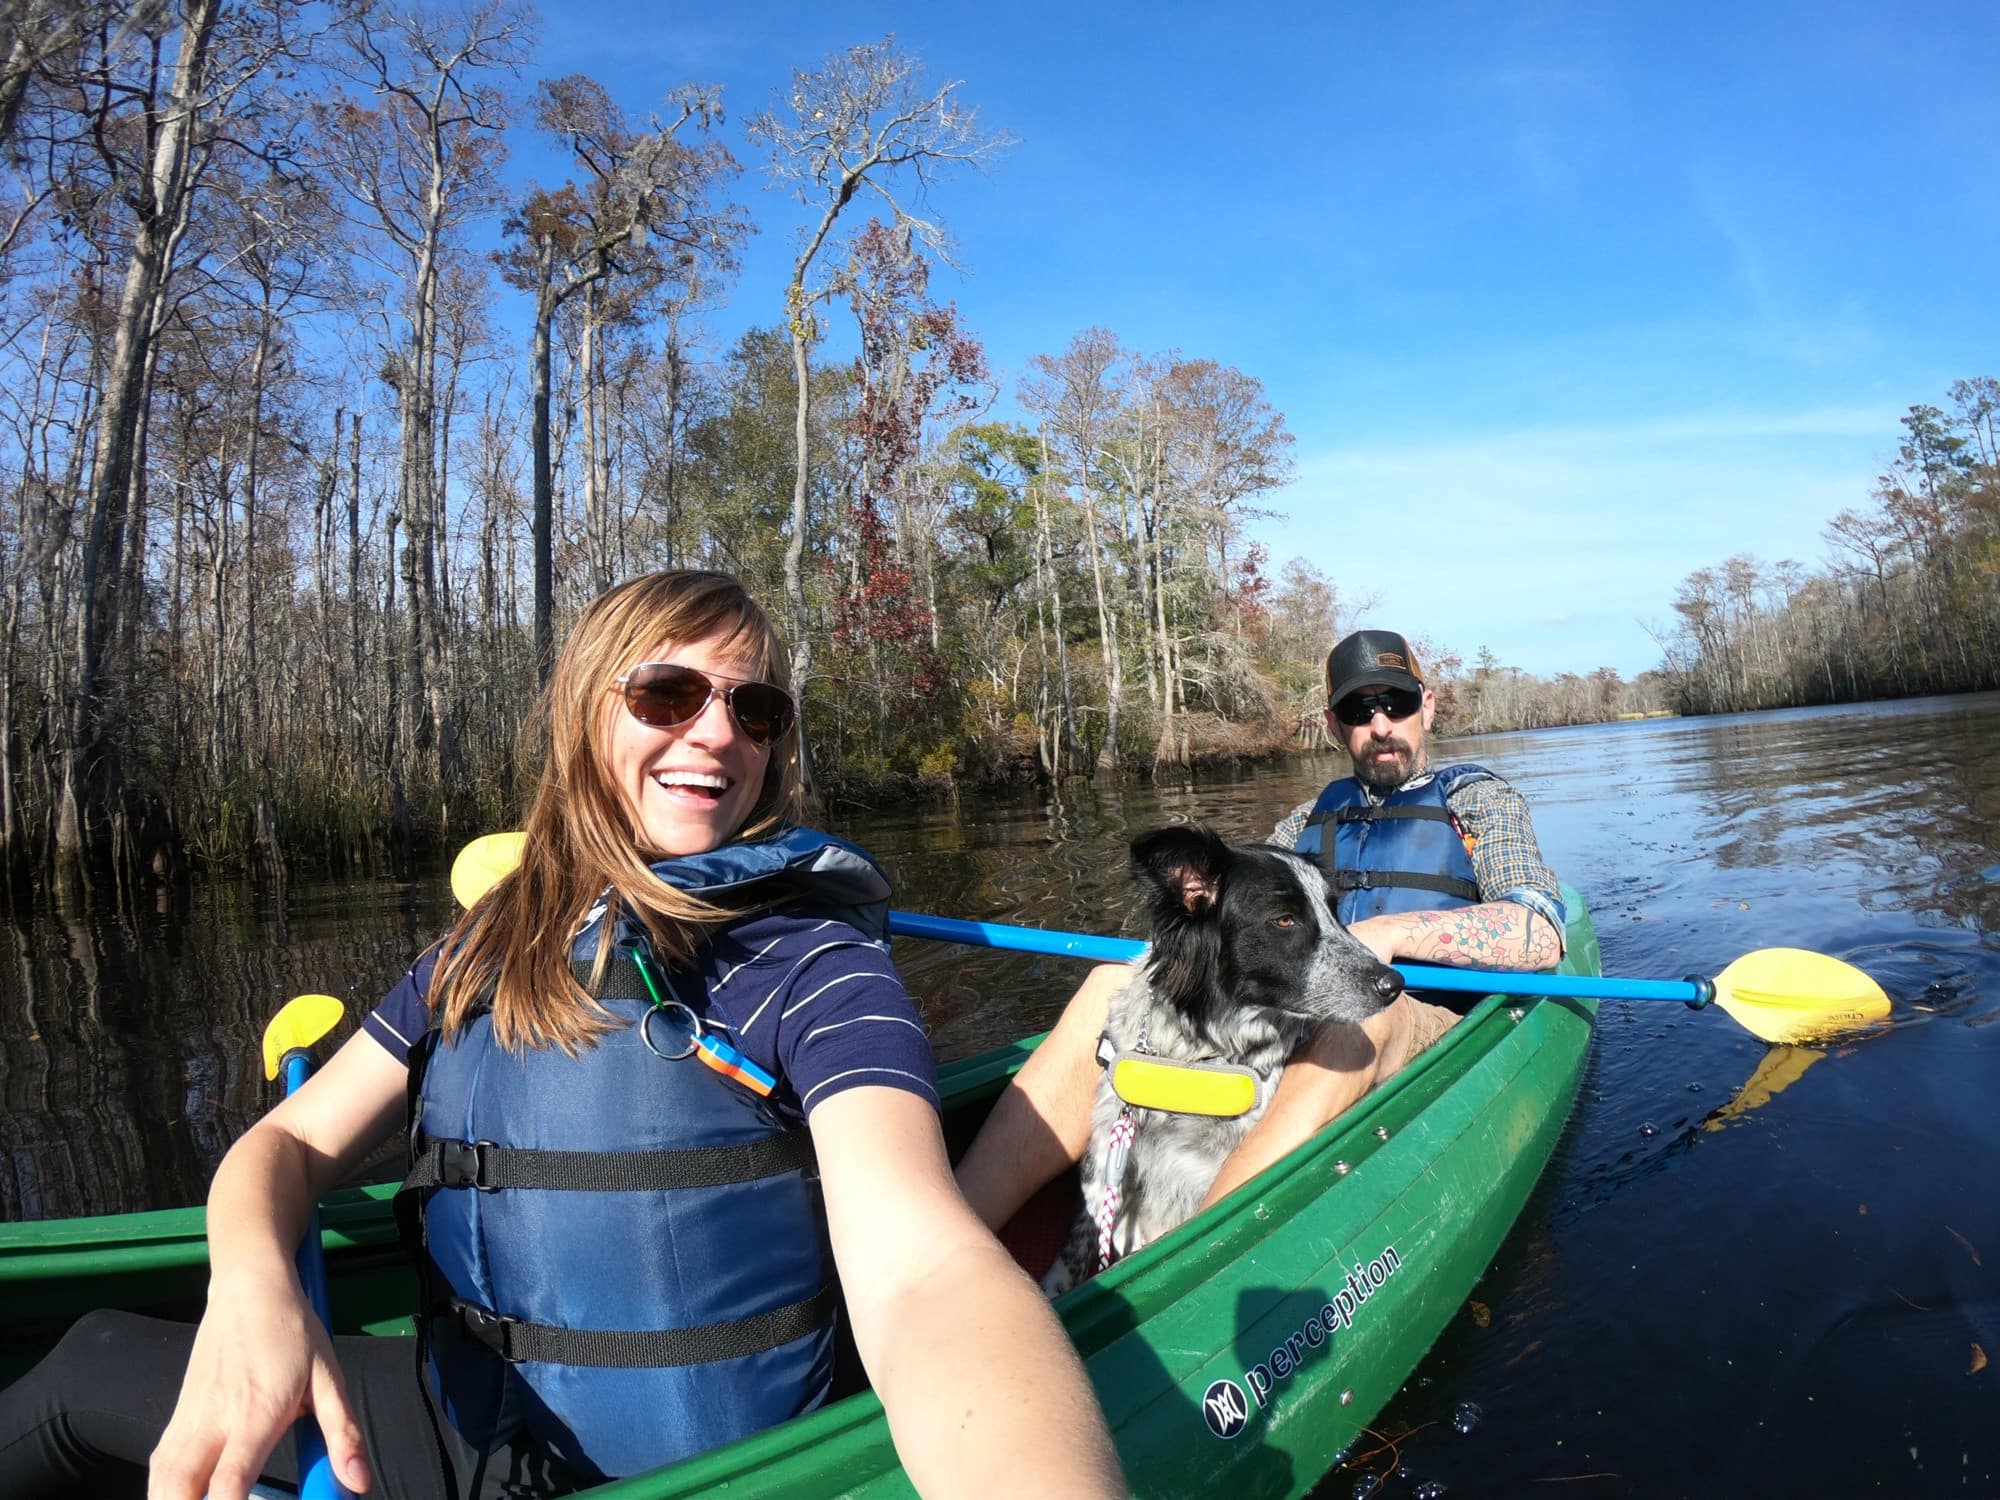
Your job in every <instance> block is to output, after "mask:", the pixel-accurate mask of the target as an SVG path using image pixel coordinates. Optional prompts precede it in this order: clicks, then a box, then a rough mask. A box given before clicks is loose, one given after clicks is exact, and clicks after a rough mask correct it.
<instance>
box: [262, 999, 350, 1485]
mask: <svg viewBox="0 0 2000 1500" xmlns="http://www.w3.org/2000/svg"><path fill="white" fill-rule="evenodd" d="M345 1011H346V1007H345V1006H343V1005H342V1004H341V1003H340V1001H338V1000H336V999H335V998H334V997H333V996H331V995H300V996H298V997H297V998H296V999H294V1000H290V1001H287V1002H286V1004H285V1008H284V1009H283V1010H281V1011H279V1012H278V1013H277V1014H276V1015H275V1016H273V1017H272V1018H271V1024H270V1025H268V1026H266V1027H265V1028H264V1076H265V1077H266V1078H267V1079H269V1078H276V1077H277V1076H278V1074H279V1073H281V1072H282V1073H283V1074H284V1075H285V1096H286V1097H287V1098H290V1097H291V1096H292V1095H293V1094H296V1093H297V1092H298V1091H299V1089H300V1088H301V1087H302V1086H303V1085H304V1084H305V1081H306V1075H307V1074H309V1073H310V1072H311V1071H312V1058H311V1056H310V1053H311V1051H312V1047H313V1044H314V1043H315V1042H317V1041H318V1040H319V1039H320V1038H321V1037H323V1036H325V1035H326V1034H327V1033H328V1032H329V1031H331V1030H333V1028H334V1027H336V1026H338V1025H339V1024H340V1018H341V1016H342V1015H343V1014H344V1013H345ZM298 1266H299V1284H300V1285H301V1286H303V1287H304V1288H305V1292H306V1300H307V1301H309V1302H311V1303H312V1308H313V1311H314V1312H315V1313H317V1314H319V1321H320V1323H321V1325H322V1326H323V1327H324V1328H325V1329H326V1330H327V1332H328V1334H329V1335H330V1334H331V1333H332V1332H333V1320H332V1316H331V1312H330V1299H329V1298H328V1296H327V1290H326V1254H325V1252H324V1251H323V1250H322V1249H321V1248H320V1243H319V1205H318V1204H317V1203H315V1204H314V1205H313V1211H312V1219H311V1220H310V1222H308V1224H307V1225H306V1237H305V1238H304V1239H303V1240H301V1241H300V1242H299V1254H298ZM295 1435H296V1442H297V1447H298V1457H299V1500H348V1493H347V1490H346V1488H345V1487H344V1486H343V1485H342V1484H341V1483H340V1481H339V1480H338V1479H336V1478H334V1474H333V1461H332V1460H331V1459H329V1458H328V1457H327V1456H326V1439H325V1438H324V1437H323V1436H321V1434H320V1430H319V1423H318V1422H316V1421H314V1420H313V1418H312V1417H311V1416H309V1415H308V1416H304V1417H301V1418H300V1419H299V1422H298V1426H297V1428H296V1429H295Z"/></svg>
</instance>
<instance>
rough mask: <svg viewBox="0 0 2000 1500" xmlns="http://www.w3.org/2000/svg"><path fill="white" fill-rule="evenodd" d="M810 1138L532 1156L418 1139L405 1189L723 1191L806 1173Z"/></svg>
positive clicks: (794, 1134) (797, 1135)
mask: <svg viewBox="0 0 2000 1500" xmlns="http://www.w3.org/2000/svg"><path fill="white" fill-rule="evenodd" d="M814 1161H815V1158H814V1156H813V1148H812V1137H811V1136H810V1135H808V1134H807V1133H806V1132H805V1131H803V1130H787V1131H784V1132H782V1133H781V1134H777V1135H771V1136H765V1137H763V1138H761V1139H758V1140H754V1141H747V1142H744V1143H743V1144H741V1145H730V1146H688V1147H683V1148H681V1149H678V1150H672V1151H531V1150H526V1149H522V1148H519V1147H513V1146H496V1145H495V1144H493V1142H491V1141H454V1140H439V1139H435V1138H431V1137H424V1138H422V1139H420V1140H419V1141H418V1142H417V1143H416V1144H415V1147H414V1149H413V1150H412V1151H411V1153H410V1171H409V1175H408V1176H406V1177H405V1178H404V1179H403V1187H402V1191H404V1192H408V1191H410V1190H412V1189H415V1188H434V1187H447V1188H461V1187H470V1188H481V1189H485V1190H487V1191H492V1190H494V1189H497V1188H544V1189H548V1190H551V1191H555V1192H570V1193H660V1192H670V1191H672V1190H673V1189H675V1188H706V1187H724V1186H727V1185H728V1184H730V1183H732V1182H755V1181H757V1180H758V1179H760V1178H765V1177H781V1176H783V1175H784V1174H785V1173H787V1172H796V1171H801V1170H809V1169H810V1168H811V1167H812V1166H813V1164H814Z"/></svg>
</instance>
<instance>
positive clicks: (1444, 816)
mask: <svg viewBox="0 0 2000 1500" xmlns="http://www.w3.org/2000/svg"><path fill="white" fill-rule="evenodd" d="M1482 777H1484V778H1487V779H1489V780H1494V781H1498V780H1499V779H1500V778H1499V777H1497V776H1495V775H1494V774H1493V773H1492V772H1491V771H1489V770H1487V769H1486V768H1485V767H1484V766H1476V765H1472V764H1470V763H1467V764H1465V765H1457V766H1446V767H1445V768H1444V769H1443V770H1441V771H1438V772H1436V773H1434V774H1433V775H1432V776H1430V778H1429V779H1427V780H1425V781H1424V782H1423V783H1422V784H1421V785H1419V786H1414V787H1411V786H1405V787H1402V788H1399V789H1398V790H1396V791H1394V792H1391V793H1390V794H1389V795H1388V796H1387V797H1385V798H1383V799H1382V801H1381V803H1380V804H1371V803H1370V802H1369V800H1368V796H1367V794H1366V793H1365V792H1364V791H1363V790H1362V788H1361V783H1360V782H1358V781H1356V780H1355V779H1354V778H1353V777H1352V776H1348V777H1344V778H1342V779H1341V780H1339V781H1336V782H1334V783H1332V784H1331V785H1330V786H1328V787H1327V788H1326V790H1325V791H1323V792H1321V793H1320V794H1319V800H1318V801H1317V802H1315V803H1314V804H1313V808H1312V812H1311V813H1310V814H1309V815H1308V816H1307V819H1306V826H1305V830H1304V831H1303V832H1302V833H1301V834H1300V835H1299V841H1298V843H1297V844H1295V845H1294V846H1293V847H1294V849H1295V850H1296V851H1297V852H1298V853H1300V854H1304V855H1308V856H1310V857H1312V858H1313V859H1315V860H1317V861H1318V863H1319V866H1320V868H1321V869H1322V870H1324V871H1325V872H1326V877H1327V879H1328V880H1329V881H1330V882H1331V883H1332V885H1333V888H1334V892H1335V900H1336V905H1335V907H1334V915H1335V916H1336V917H1338V918H1339V919H1340V920H1341V921H1342V922H1343V923H1345V924H1347V925H1349V926H1352V925H1353V924H1354V923H1356V922H1358V921H1360V920H1361V919H1362V918H1364V917H1379V916H1383V915H1386V914H1389V913H1395V912H1406V911H1442V910H1449V909H1450V908H1452V907H1458V906H1476V905H1478V903H1479V899H1480V897H1479V876H1478V872H1477V871H1476V870H1474V868H1473V864H1472V855H1471V854H1470V852H1469V851H1468V850H1467V849H1466V845H1465V835H1464V833H1463V831H1462V830H1461V829H1460V828H1459V826H1458V821H1457V819H1455V818H1453V817H1452V815H1451V809H1450V808H1449V807H1448V806H1447V805H1446V800H1445V799H1446V798H1447V797H1448V796H1450V794H1451V791H1452V788H1454V787H1457V786H1460V785H1463V784H1464V783H1465V782H1467V781H1476V780H1478V779H1480V778H1482ZM1329 825H1331V826H1332V829H1333V836H1332V837H1331V838H1328V837H1327V836H1326V834H1325V832H1324V830H1325V829H1326V828H1327V827H1328V826H1329Z"/></svg>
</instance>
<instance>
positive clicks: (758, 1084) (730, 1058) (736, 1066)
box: [632, 948, 778, 1099]
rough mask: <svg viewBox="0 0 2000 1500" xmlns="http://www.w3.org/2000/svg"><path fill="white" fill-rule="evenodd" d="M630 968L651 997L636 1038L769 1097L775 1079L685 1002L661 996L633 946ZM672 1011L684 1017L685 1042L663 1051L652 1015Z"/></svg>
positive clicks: (664, 1054) (657, 1052) (654, 1050)
mask: <svg viewBox="0 0 2000 1500" xmlns="http://www.w3.org/2000/svg"><path fill="white" fill-rule="evenodd" d="M632 967H633V968H635V969H637V970H638V971H639V978H640V979H642V980H644V981H645V985H646V992H647V993H648V994H649V995H651V996H652V997H653V1007H652V1009H651V1010H649V1011H647V1012H646V1016H645V1019H644V1020H642V1021H641V1022H640V1023H639V1039H640V1040H641V1041H642V1042H644V1043H645V1044H646V1049H647V1050H648V1051H649V1052H651V1053H652V1054H653V1055H654V1056H655V1057H659V1058H664V1059H666V1060H667V1061H668V1062H677V1061H679V1060H680V1059H681V1058H684V1057H688V1056H690V1055H692V1056H694V1057H698V1058H700V1059H701V1060H702V1062H703V1063H704V1064H706V1065H707V1066H708V1067H710V1068H713V1069H714V1070H715V1071H716V1072H718V1073H720V1074H721V1075H722V1076H723V1077H724V1078H727V1079H730V1080H731V1081H733V1082H735V1083H740V1084H742V1085H743V1087H745V1088H746V1089H748V1090H750V1092H751V1093H753V1094H755V1095H757V1097H758V1098H760V1099H767V1098H769V1097H770V1095H771V1091H772V1090H773V1089H775V1088H776V1087H777V1086H778V1080H777V1079H776V1078H774V1077H772V1076H771V1074H769V1073H767V1072H765V1071H764V1070H763V1069H762V1068H760V1067H759V1066H757V1064H756V1063H754V1062H752V1061H751V1060H750V1059H749V1058H747V1057H745V1056H744V1055H743V1054H742V1053H741V1052H740V1051H738V1050H737V1049H736V1048H735V1047H733V1046H731V1045H730V1044H729V1043H728V1042H725V1041H724V1040H723V1039H722V1038H721V1037H719V1036H716V1035H715V1034H714V1033H712V1032H710V1031H708V1030H706V1029H705V1028H704V1027H703V1026H702V1024H701V1017H700V1016H698V1015H696V1014H695V1013H694V1012H693V1011H692V1010H690V1009H689V1008H688V1007H687V1006H686V1005H684V1004H682V1003H681V1002H680V1001H679V1000H669V999H667V998H666V997H665V996H664V995H662V994H661V993H660V987H659V986H658V985H657V984H655V983H653V974H652V966H651V965H650V964H648V963H647V962H646V960H645V959H644V958H642V957H640V956H639V951H638V949H636V948H635V949H633V950H632ZM671 1011H678V1012H680V1014H681V1015H682V1016H684V1017H685V1018H686V1024H687V1033H688V1044H687V1045H686V1046H685V1047H682V1048H679V1049H678V1050H675V1051H671V1052H663V1051H661V1050H660V1048H659V1047H658V1046H657V1045H656V1044H655V1043H654V1041H653V1032H652V1025H653V1017H655V1016H664V1015H668V1013H669V1012H671ZM670 1019H671V1017H670Z"/></svg>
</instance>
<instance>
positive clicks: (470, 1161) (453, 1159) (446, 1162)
mask: <svg viewBox="0 0 2000 1500" xmlns="http://www.w3.org/2000/svg"><path fill="white" fill-rule="evenodd" d="M437 1148H438V1185H439V1186H440V1187H469V1188H477V1189H478V1190H479V1191H480V1192H482V1193H491V1192H497V1191H498V1190H499V1184H498V1183H496V1182H494V1181H492V1180H491V1179H490V1178H489V1177H488V1176H487V1175H486V1166H487V1162H486V1153H487V1151H489V1150H495V1151H497V1150H498V1149H499V1142H497V1141H439V1142H438V1143H437Z"/></svg>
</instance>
